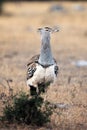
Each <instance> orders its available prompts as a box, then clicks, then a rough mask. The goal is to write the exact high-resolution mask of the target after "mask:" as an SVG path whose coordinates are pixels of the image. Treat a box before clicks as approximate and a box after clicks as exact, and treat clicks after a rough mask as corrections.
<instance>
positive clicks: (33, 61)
mask: <svg viewBox="0 0 87 130" xmlns="http://www.w3.org/2000/svg"><path fill="white" fill-rule="evenodd" d="M38 59H39V55H35V56H33V57H32V58H31V59H30V60H29V63H28V64H27V80H28V79H30V78H31V77H32V76H33V75H34V72H35V71H36V63H38Z"/></svg>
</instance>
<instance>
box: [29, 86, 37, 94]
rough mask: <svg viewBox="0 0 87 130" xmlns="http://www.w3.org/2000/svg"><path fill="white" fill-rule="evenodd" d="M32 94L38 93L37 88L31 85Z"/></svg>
mask: <svg viewBox="0 0 87 130" xmlns="http://www.w3.org/2000/svg"><path fill="white" fill-rule="evenodd" d="M30 95H31V96H33V95H37V88H36V87H34V86H31V85H30Z"/></svg>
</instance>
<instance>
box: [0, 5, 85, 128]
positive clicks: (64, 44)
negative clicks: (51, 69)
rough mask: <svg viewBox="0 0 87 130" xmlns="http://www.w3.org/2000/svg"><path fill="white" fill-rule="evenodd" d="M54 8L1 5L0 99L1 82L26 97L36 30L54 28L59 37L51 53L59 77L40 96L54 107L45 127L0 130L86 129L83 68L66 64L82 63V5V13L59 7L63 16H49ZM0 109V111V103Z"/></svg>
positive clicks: (36, 47) (37, 43)
mask: <svg viewBox="0 0 87 130" xmlns="http://www.w3.org/2000/svg"><path fill="white" fill-rule="evenodd" d="M54 4H55V3H19V4H17V3H15V4H11V3H8V4H5V5H4V14H3V15H2V16H1V17H0V93H2V92H5V93H8V85H7V83H6V79H12V80H13V83H12V84H11V86H12V87H13V89H14V91H19V90H21V89H22V90H23V91H28V88H27V87H26V82H25V81H26V64H27V62H28V60H29V58H30V57H31V56H33V55H34V54H38V53H39V51H40V35H39V34H38V33H37V32H36V29H37V28H38V27H43V26H55V25H58V26H60V32H58V33H55V34H52V51H53V54H54V57H55V58H56V59H57V61H58V64H59V68H60V71H59V76H58V81H57V83H56V85H51V86H50V88H49V89H48V92H47V93H46V95H45V97H46V98H47V99H48V100H50V101H51V102H52V103H57V104H58V105H59V106H58V110H57V113H54V114H53V115H52V117H51V123H49V124H47V125H46V126H44V127H42V128H36V127H31V126H26V125H17V124H11V125H9V124H2V123H0V130H86V129H87V67H80V68H79V67H76V66H75V65H73V64H72V62H74V61H77V60H87V3H80V4H81V5H84V6H85V8H86V10H84V11H75V10H74V9H73V7H74V5H76V4H77V3H60V4H63V6H64V7H65V8H66V10H67V11H66V12H50V11H49V8H50V7H51V5H54ZM60 104H62V105H64V106H63V108H60V106H61V105H60ZM0 105H1V106H0V107H1V111H2V101H0ZM1 114H2V112H1Z"/></svg>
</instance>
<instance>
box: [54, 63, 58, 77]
mask: <svg viewBox="0 0 87 130" xmlns="http://www.w3.org/2000/svg"><path fill="white" fill-rule="evenodd" d="M58 71H59V67H58V65H56V66H55V67H54V72H55V75H56V77H57V75H58Z"/></svg>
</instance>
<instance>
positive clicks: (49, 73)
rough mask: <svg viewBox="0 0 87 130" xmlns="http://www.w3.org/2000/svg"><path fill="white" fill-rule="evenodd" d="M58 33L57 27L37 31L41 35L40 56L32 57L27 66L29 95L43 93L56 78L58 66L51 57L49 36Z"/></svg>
mask: <svg viewBox="0 0 87 130" xmlns="http://www.w3.org/2000/svg"><path fill="white" fill-rule="evenodd" d="M58 31H59V29H58V28H57V27H54V28H50V27H43V28H39V29H38V32H40V34H41V50H40V55H35V56H33V57H32V58H31V59H30V61H29V63H28V64H27V85H28V86H29V87H30V93H31V95H33V94H39V93H40V90H41V91H42V90H43V91H45V87H46V86H47V85H48V84H50V83H52V82H55V80H56V78H57V75H58V65H57V62H56V60H55V59H54V58H53V55H52V51H51V45H50V34H51V33H53V32H58Z"/></svg>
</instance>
